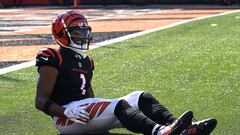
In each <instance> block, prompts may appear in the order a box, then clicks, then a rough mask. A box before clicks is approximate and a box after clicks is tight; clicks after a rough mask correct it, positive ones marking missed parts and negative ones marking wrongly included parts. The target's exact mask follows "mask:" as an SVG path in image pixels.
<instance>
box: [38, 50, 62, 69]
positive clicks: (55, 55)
mask: <svg viewBox="0 0 240 135" xmlns="http://www.w3.org/2000/svg"><path fill="white" fill-rule="evenodd" d="M61 64H62V56H61V54H60V52H59V51H58V50H54V49H52V48H42V49H41V50H40V51H39V52H38V54H37V57H36V66H38V67H41V66H52V67H55V68H57V69H58V68H59V66H61Z"/></svg>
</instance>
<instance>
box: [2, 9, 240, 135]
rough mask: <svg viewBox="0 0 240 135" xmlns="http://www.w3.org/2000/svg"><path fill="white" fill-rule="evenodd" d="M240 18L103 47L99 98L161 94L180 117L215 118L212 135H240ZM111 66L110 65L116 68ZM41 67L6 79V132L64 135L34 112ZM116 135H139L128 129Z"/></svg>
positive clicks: (97, 73) (98, 61)
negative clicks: (185, 114) (191, 114)
mask: <svg viewBox="0 0 240 135" xmlns="http://www.w3.org/2000/svg"><path fill="white" fill-rule="evenodd" d="M239 21H240V12H237V13H233V14H228V15H224V16H217V17H212V18H207V19H203V20H198V21H194V22H190V23H186V24H183V25H179V26H176V27H172V28H169V29H164V30H161V31H158V32H154V33H151V34H147V35H143V36H140V37H136V38H133V39H129V40H125V41H122V42H119V43H115V44H112V45H108V46H104V47H101V48H97V49H94V50H89V51H87V52H84V53H87V54H89V55H91V56H92V58H93V59H94V61H95V67H96V68H95V70H94V77H93V89H94V90H95V92H96V96H97V97H103V98H117V97H120V96H124V95H126V94H128V93H129V92H132V91H134V90H145V91H149V92H151V93H153V94H154V96H155V97H157V99H159V101H160V102H161V103H162V104H164V105H166V106H167V107H168V108H169V110H170V111H171V112H173V113H174V114H175V115H176V116H179V115H181V113H183V112H184V111H186V110H192V111H193V112H194V115H195V119H198V120H200V119H204V118H208V117H215V118H216V119H217V120H218V125H217V128H216V129H215V130H214V132H213V135H228V134H231V135H238V134H239V132H240V127H239V125H240V122H239V120H238V119H239V117H240V113H239V110H240V105H239V100H240V84H239V83H240V68H239V66H240V61H239V59H240V55H239V52H240V46H239V45H240V39H239V32H240V25H239ZM109 63H111V64H109ZM36 80H37V71H36V68H35V67H29V68H26V69H22V70H18V71H15V72H11V73H8V74H4V75H1V76H0V87H1V89H0V99H1V102H0V134H34V135H35V134H42V135H45V134H57V133H58V132H57V130H56V129H55V127H54V125H53V122H52V120H51V118H50V117H48V116H46V115H44V114H43V113H41V112H39V111H37V110H36V109H35V108H34V98H35V88H36ZM110 132H111V134H112V135H114V134H117V135H135V134H134V133H131V132H128V131H127V130H125V129H115V130H111V131H110Z"/></svg>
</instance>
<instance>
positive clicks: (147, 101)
mask: <svg viewBox="0 0 240 135" xmlns="http://www.w3.org/2000/svg"><path fill="white" fill-rule="evenodd" d="M138 106H139V109H140V110H141V111H142V112H143V113H144V114H145V115H146V116H148V117H149V118H151V119H152V120H153V121H155V122H157V123H159V124H162V125H164V124H167V123H172V122H174V121H175V120H176V118H175V117H174V116H173V114H171V113H170V112H169V110H168V109H167V108H166V107H165V106H163V105H161V104H160V103H159V101H158V100H157V99H156V98H155V97H153V95H152V94H150V93H148V92H143V93H142V94H141V95H140V97H139V101H138Z"/></svg>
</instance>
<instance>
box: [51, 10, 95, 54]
mask: <svg viewBox="0 0 240 135" xmlns="http://www.w3.org/2000/svg"><path fill="white" fill-rule="evenodd" d="M90 33H91V27H90V26H89V25H88V22H87V19H86V18H85V17H84V16H83V15H82V14H81V13H80V12H79V11H77V10H67V11H63V12H62V13H60V14H58V15H57V17H56V18H55V19H54V20H53V22H52V36H53V39H55V41H56V42H57V43H58V44H59V45H60V46H62V47H65V48H69V49H71V50H72V51H74V52H77V53H79V52H80V51H81V50H87V49H89V44H90V41H91V40H92V37H91V36H90Z"/></svg>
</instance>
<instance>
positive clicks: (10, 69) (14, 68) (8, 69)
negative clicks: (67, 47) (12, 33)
mask: <svg viewBox="0 0 240 135" xmlns="http://www.w3.org/2000/svg"><path fill="white" fill-rule="evenodd" d="M236 12H240V10H234V11H229V12H225V13H220V14H216V15H210V16H203V17H198V18H194V19H189V20H185V21H181V22H176V23H173V24H169V25H166V26H161V27H158V28H154V29H150V30H145V31H142V32H138V33H133V34H130V35H126V36H123V37H119V38H115V39H111V40H107V41H103V42H100V43H97V44H95V45H94V46H90V50H91V49H96V48H99V47H102V46H107V45H110V44H113V43H117V42H121V41H124V40H127V39H130V38H134V37H138V36H142V35H145V34H149V33H152V32H156V31H160V30H163V29H167V28H171V27H175V26H178V25H182V24H185V23H189V22H193V21H196V20H202V19H206V18H210V17H216V16H221V15H226V14H231V13H236ZM34 65H35V60H33V61H29V62H24V63H21V64H18V65H13V66H10V67H6V68H2V69H0V75H3V74H6V73H10V72H13V71H17V70H20V69H24V68H27V67H31V66H34Z"/></svg>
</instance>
